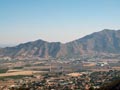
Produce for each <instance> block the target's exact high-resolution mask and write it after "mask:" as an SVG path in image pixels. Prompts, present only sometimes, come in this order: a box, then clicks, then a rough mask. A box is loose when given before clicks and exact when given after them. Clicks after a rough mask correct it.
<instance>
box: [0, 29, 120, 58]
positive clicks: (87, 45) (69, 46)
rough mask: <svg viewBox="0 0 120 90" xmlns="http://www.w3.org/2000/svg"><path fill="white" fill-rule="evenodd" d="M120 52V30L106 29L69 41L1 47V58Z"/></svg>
mask: <svg viewBox="0 0 120 90" xmlns="http://www.w3.org/2000/svg"><path fill="white" fill-rule="evenodd" d="M95 53H107V54H109V53H113V54H120V30H117V31H116V30H110V29H104V30H102V31H99V32H94V33H92V34H89V35H86V36H84V37H82V38H79V39H76V40H73V41H71V42H68V43H61V42H48V41H44V40H41V39H39V40H36V41H31V42H27V43H22V44H19V45H17V46H14V47H6V48H0V58H4V57H9V58H14V59H29V58H36V59H40V58H57V57H65V56H74V55H78V56H80V55H84V54H88V55H91V54H95Z"/></svg>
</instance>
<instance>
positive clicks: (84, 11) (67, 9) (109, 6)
mask: <svg viewBox="0 0 120 90" xmlns="http://www.w3.org/2000/svg"><path fill="white" fill-rule="evenodd" d="M106 28H107V29H120V0H0V45H4V44H7V45H10V44H18V43H21V42H23V43H24V42H27V41H32V40H37V39H43V40H46V41H61V42H68V41H71V40H74V39H78V38H80V37H83V36H85V35H87V34H90V33H92V32H97V31H100V30H102V29H106Z"/></svg>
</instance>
